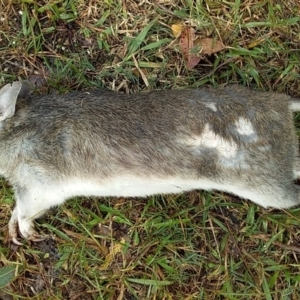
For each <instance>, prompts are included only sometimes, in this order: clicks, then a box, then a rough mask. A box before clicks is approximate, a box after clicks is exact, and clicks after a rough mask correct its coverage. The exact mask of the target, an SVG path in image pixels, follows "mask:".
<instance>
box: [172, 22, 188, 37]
mask: <svg viewBox="0 0 300 300" xmlns="http://www.w3.org/2000/svg"><path fill="white" fill-rule="evenodd" d="M171 28H172V31H173V34H174V35H175V37H178V36H179V35H180V34H181V32H182V31H183V30H184V28H185V26H184V25H183V24H173V25H172V26H171Z"/></svg>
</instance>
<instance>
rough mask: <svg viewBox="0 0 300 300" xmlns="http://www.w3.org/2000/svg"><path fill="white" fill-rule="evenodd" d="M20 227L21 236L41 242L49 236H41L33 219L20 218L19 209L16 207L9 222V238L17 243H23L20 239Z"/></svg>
mask: <svg viewBox="0 0 300 300" xmlns="http://www.w3.org/2000/svg"><path fill="white" fill-rule="evenodd" d="M18 229H19V232H20V234H21V236H22V237H23V238H25V239H26V240H29V241H33V242H40V241H42V240H44V239H45V238H47V236H41V235H40V234H39V233H37V232H36V231H35V230H34V226H33V222H32V221H30V220H28V219H21V220H18V217H17V211H16V209H14V211H13V213H12V216H11V219H10V221H9V224H8V239H9V240H10V241H12V242H13V243H14V244H16V245H22V243H21V242H19V241H18Z"/></svg>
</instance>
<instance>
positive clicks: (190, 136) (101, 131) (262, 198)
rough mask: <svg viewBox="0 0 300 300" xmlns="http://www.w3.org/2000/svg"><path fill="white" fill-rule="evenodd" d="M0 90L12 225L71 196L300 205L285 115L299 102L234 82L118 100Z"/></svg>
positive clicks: (29, 221) (25, 229)
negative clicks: (199, 194) (196, 192)
mask: <svg viewBox="0 0 300 300" xmlns="http://www.w3.org/2000/svg"><path fill="white" fill-rule="evenodd" d="M20 89H21V84H20V83H18V82H14V83H13V84H12V85H6V86H4V87H3V88H2V89H1V90H0V112H1V115H0V121H1V123H0V125H1V129H0V155H1V159H0V174H1V175H2V176H4V177H5V178H6V179H8V180H9V182H10V183H11V184H12V185H13V187H14V191H15V197H16V207H15V209H14V211H13V213H12V217H11V220H10V222H9V237H10V238H11V239H12V240H13V241H14V242H16V243H18V241H17V228H18V227H19V231H20V233H21V235H22V236H23V237H25V238H27V239H32V240H35V239H38V234H37V233H36V232H35V231H34V229H33V220H34V219H35V218H36V217H38V216H40V215H41V214H43V213H44V212H45V211H46V210H47V209H49V208H50V207H52V206H54V205H59V204H62V203H63V202H64V201H65V200H66V199H68V198H71V197H73V196H100V197H101V196H124V197H127V196H128V197H145V196H149V195H153V194H166V193H181V192H184V191H189V190H193V189H205V190H212V189H216V190H222V191H226V192H229V193H233V194H235V195H237V196H240V197H241V198H245V199H250V200H252V201H254V202H256V203H258V204H260V205H262V206H264V207H269V206H270V207H276V208H287V207H291V206H295V205H297V204H299V203H300V193H299V187H298V186H297V185H295V184H294V179H295V178H296V177H297V176H298V175H299V174H300V168H299V162H298V141H297V137H296V134H295V129H294V124H293V114H292V112H293V111H298V110H300V101H299V100H297V99H292V98H291V97H289V96H286V95H283V94H277V93H267V92H259V91H255V90H249V89H247V88H244V87H240V86H230V87H225V88H218V89H212V88H207V89H194V90H176V91H156V92H151V93H146V94H137V95H124V94H120V93H114V92H111V91H105V90H91V91H82V92H73V93H69V94H66V95H45V96H38V97H30V98H28V99H22V98H20V99H18V100H17V101H16V99H17V96H18V94H19V92H20Z"/></svg>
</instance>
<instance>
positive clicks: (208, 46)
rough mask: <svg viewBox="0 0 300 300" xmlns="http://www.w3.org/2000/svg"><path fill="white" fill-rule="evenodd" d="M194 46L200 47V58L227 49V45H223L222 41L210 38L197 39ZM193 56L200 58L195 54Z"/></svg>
mask: <svg viewBox="0 0 300 300" xmlns="http://www.w3.org/2000/svg"><path fill="white" fill-rule="evenodd" d="M194 46H200V47H201V48H200V52H199V56H201V55H205V54H206V55H211V54H213V53H216V52H219V51H221V50H223V49H224V48H225V45H224V44H223V43H222V41H218V40H214V39H210V38H204V39H196V40H195V41H194ZM193 56H196V57H197V56H198V55H196V54H193Z"/></svg>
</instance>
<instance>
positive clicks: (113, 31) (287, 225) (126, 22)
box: [0, 0, 300, 300]
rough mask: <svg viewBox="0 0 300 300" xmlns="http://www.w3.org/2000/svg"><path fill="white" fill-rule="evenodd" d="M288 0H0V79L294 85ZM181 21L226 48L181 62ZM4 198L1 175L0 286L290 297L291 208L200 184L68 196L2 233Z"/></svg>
mask: <svg viewBox="0 0 300 300" xmlns="http://www.w3.org/2000/svg"><path fill="white" fill-rule="evenodd" d="M299 9H300V8H299V4H298V2H297V1H296V0H286V1H261V0H250V1H238V0H236V1H232V0H229V1H215V2H213V1H204V0H203V1H201V0H194V1H192V0H182V1H177V0H174V1H168V0H166V1H140V2H138V1H131V0H129V1H111V0H105V1H96V0H88V1H84V0H76V1H64V0H57V1H46V0H44V1H31V0H23V1H6V0H0V85H3V84H4V83H7V82H11V81H13V80H16V79H29V80H30V81H31V82H32V83H34V84H35V85H36V87H37V92H38V93H47V92H53V91H59V92H62V93H63V92H67V91H69V90H76V89H83V88H88V87H99V88H102V87H104V88H109V89H112V90H115V91H120V92H125V93H135V92H138V91H142V90H154V89H179V88H185V87H187V86H193V87H198V86H201V85H208V84H209V85H220V84H228V83H239V84H243V85H247V86H250V87H252V88H260V89H265V90H274V91H278V92H285V93H287V94H290V95H292V96H295V97H296V96H298V97H299V95H300V85H299V82H300V75H299V74H300V72H299V65H300V64H299V54H300V53H299V44H300V38H299V31H300V25H299V24H300V17H299V12H300V10H299ZM181 22H184V23H186V24H189V25H191V26H193V28H194V29H195V30H196V34H197V36H199V37H211V38H217V39H221V40H222V41H223V43H224V44H225V45H226V49H224V50H223V51H221V52H219V53H217V54H214V55H212V56H210V57H209V56H208V57H203V59H202V60H201V61H200V63H199V64H198V66H196V67H195V68H194V69H192V70H189V69H187V68H186V67H185V63H184V61H183V58H182V55H181V53H180V51H179V48H178V47H177V46H176V40H175V38H174V36H173V34H172V31H171V25H172V24H176V23H181ZM295 120H296V124H297V126H298V128H299V117H296V119H295ZM13 203H14V201H13V193H12V191H11V189H10V186H9V185H8V184H7V183H6V182H5V181H1V189H0V224H1V226H0V232H1V234H0V287H2V288H1V291H0V299H72V300H73V299H74V300H75V299H115V300H121V299H124V300H133V299H157V300H160V299H161V300H168V299H172V300H173V299H174V300H176V299H178V300H182V299H185V300H189V299H220V300H221V299H222V300H223V299H230V300H231V299H232V300H234V299H239V300H240V299H247V300H248V299H267V300H269V299H272V300H273V299H275V300H276V299H278V300H279V299H283V300H285V299H288V300H291V299H299V294H300V271H299V270H300V268H299V267H300V263H299V253H300V238H299V236H300V235H299V233H300V230H299V228H300V226H299V225H300V209H299V208H294V209H290V210H288V211H278V210H265V209H262V208H260V207H258V206H256V205H255V204H253V203H250V202H247V201H241V200H240V199H237V198H235V197H233V196H232V195H228V194H224V193H217V192H215V193H207V192H203V191H194V192H191V193H188V194H184V195H173V196H164V197H163V196H156V197H151V198H148V199H124V198H120V199H114V198H110V199H73V200H70V201H68V202H67V203H66V204H65V205H64V206H62V207H59V208H55V209H53V210H51V211H49V212H48V213H47V214H46V215H45V216H44V217H43V218H41V219H40V220H38V221H37V227H38V229H39V230H40V231H41V232H43V233H45V234H49V235H50V236H52V237H53V239H49V240H47V241H45V242H40V243H34V244H25V245H24V246H23V247H13V246H11V245H8V244H7V243H5V236H6V232H7V223H8V220H9V218H10V213H11V209H12V207H13Z"/></svg>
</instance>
